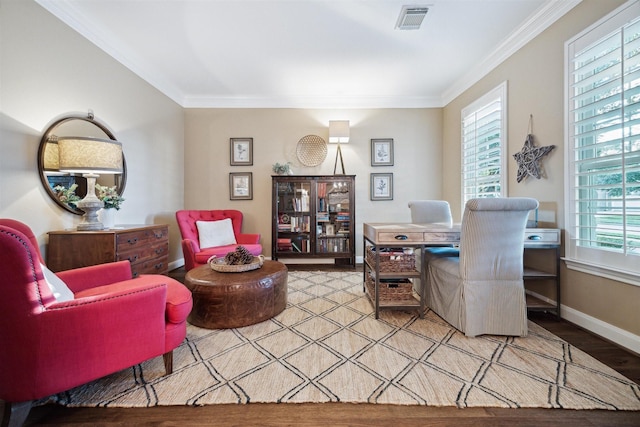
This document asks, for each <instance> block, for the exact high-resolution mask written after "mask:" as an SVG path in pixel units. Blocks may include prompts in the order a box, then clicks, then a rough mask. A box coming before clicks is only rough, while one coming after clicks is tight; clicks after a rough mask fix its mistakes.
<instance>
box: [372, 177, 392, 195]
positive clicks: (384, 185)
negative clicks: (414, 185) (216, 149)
mask: <svg viewBox="0 0 640 427" xmlns="http://www.w3.org/2000/svg"><path fill="white" fill-rule="evenodd" d="M371 200H393V174H392V173H372V174H371Z"/></svg>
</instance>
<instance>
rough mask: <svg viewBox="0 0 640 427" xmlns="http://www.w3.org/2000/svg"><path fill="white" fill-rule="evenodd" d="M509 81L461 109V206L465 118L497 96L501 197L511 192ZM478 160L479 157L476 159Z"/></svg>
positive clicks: (464, 202) (462, 197) (463, 182)
mask: <svg viewBox="0 0 640 427" xmlns="http://www.w3.org/2000/svg"><path fill="white" fill-rule="evenodd" d="M507 95H508V90H507V81H506V80H505V81H504V82H502V83H500V84H499V85H498V86H496V87H494V88H493V89H491V90H489V91H488V92H486V93H485V94H484V95H482V96H480V97H479V98H477V99H476V100H475V101H473V102H471V103H470V104H468V105H467V106H466V107H463V108H462V109H461V110H460V185H461V188H460V190H461V191H460V199H461V206H463V207H464V206H465V204H466V201H465V190H464V189H465V179H464V174H465V170H464V118H465V117H466V116H468V115H469V114H471V113H472V112H474V111H478V110H480V109H482V108H484V107H485V106H486V105H488V104H489V103H491V102H492V101H493V100H495V99H496V98H500V103H501V104H500V197H505V195H506V194H509V193H508V191H507V182H508V179H507V178H508V170H507V150H508V147H509V143H508V133H507V123H508V122H507V120H508V117H507V102H508V97H507ZM476 160H477V159H476Z"/></svg>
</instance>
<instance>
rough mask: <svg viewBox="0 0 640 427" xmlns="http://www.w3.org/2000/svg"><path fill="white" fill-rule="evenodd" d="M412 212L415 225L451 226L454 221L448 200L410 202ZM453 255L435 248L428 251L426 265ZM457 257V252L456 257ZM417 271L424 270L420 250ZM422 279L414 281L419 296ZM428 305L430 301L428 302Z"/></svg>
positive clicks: (417, 251) (442, 249)
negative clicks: (433, 259) (436, 258)
mask: <svg viewBox="0 0 640 427" xmlns="http://www.w3.org/2000/svg"><path fill="white" fill-rule="evenodd" d="M409 209H410V210H411V222H412V223H413V224H446V225H448V226H451V224H452V223H453V219H452V217H451V207H450V206H449V202H447V201H446V200H412V201H410V202H409ZM444 255H452V253H451V251H449V250H447V249H444V248H433V249H429V250H427V251H426V253H425V256H426V259H425V264H427V263H428V261H429V259H431V257H433V256H444ZM456 255H457V252H456V253H455V255H454V256H456ZM415 257H416V269H417V270H418V271H420V269H421V268H422V260H421V254H420V249H418V250H416V251H415ZM420 288H421V286H420V279H413V290H414V292H416V293H417V294H418V295H420V294H421V291H420ZM427 304H429V301H428V300H427Z"/></svg>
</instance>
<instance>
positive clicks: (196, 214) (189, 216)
mask: <svg viewBox="0 0 640 427" xmlns="http://www.w3.org/2000/svg"><path fill="white" fill-rule="evenodd" d="M226 218H230V219H231V223H232V226H233V234H234V235H235V240H236V244H230V245H223V246H215V247H208V248H202V247H200V239H199V234H198V227H197V225H196V221H220V220H223V219H226ZM176 220H177V222H178V227H179V228H180V233H181V234H182V253H183V254H184V268H185V270H186V271H189V270H191V269H192V268H195V267H198V266H200V265H204V264H206V263H207V260H208V259H209V258H210V257H211V256H213V255H216V256H225V255H226V254H227V253H228V252H232V251H235V250H236V247H238V246H239V245H242V246H244V247H245V248H247V250H248V251H249V252H251V253H252V254H253V255H255V256H257V255H260V254H261V253H262V245H261V244H260V234H243V233H242V232H241V231H242V212H240V211H237V210H233V209H226V210H210V211H208V210H182V211H178V212H176Z"/></svg>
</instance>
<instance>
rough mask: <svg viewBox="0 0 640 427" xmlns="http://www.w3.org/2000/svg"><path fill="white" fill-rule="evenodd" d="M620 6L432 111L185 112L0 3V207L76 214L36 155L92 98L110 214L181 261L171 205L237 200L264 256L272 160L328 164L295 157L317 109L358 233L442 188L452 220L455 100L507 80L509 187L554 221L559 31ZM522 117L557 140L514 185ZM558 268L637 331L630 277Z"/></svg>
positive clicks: (456, 189) (69, 37)
mask: <svg viewBox="0 0 640 427" xmlns="http://www.w3.org/2000/svg"><path fill="white" fill-rule="evenodd" d="M621 3H622V0H607V1H600V0H584V1H583V2H582V3H581V4H580V5H578V6H577V7H576V8H575V9H574V10H573V11H571V12H569V13H568V14H567V15H566V16H565V17H564V18H562V19H561V20H560V21H559V22H557V23H556V24H554V25H553V26H551V27H550V28H549V29H548V30H547V31H545V32H544V33H542V34H541V35H540V36H539V37H537V38H536V39H534V40H533V41H532V42H530V43H529V44H528V45H526V46H525V47H524V48H523V49H521V50H520V51H519V52H517V53H516V54H515V55H513V56H512V57H511V58H509V59H508V60H507V61H505V62H504V63H503V64H502V65H500V66H499V67H497V69H495V70H494V71H493V72H491V73H490V74H489V75H488V76H486V77H484V78H483V79H481V81H480V82H478V83H477V84H476V85H474V86H473V87H472V88H470V89H469V90H467V91H465V92H464V93H463V94H462V95H460V96H459V97H457V98H456V99H455V100H453V101H452V102H451V103H449V104H448V105H447V106H446V107H445V108H443V109H398V110H394V109H381V110H330V109H327V110H304V109H187V110H183V109H182V108H181V107H179V106H178V105H176V104H175V103H174V102H172V101H171V100H169V99H168V98H167V97H166V96H164V95H162V94H161V93H159V92H158V91H157V90H155V89H154V88H152V87H151V86H149V85H148V84H147V83H145V82H144V81H143V80H141V79H140V78H138V77H137V76H136V75H134V74H133V73H132V72H130V71H129V70H127V69H126V68H124V67H123V66H122V65H121V64H119V63H117V62H116V61H115V60H113V59H112V58H111V57H109V56H108V55H106V54H105V53H104V52H102V51H101V50H100V49H98V48H97V47H95V46H94V45H93V44H91V43H90V42H88V41H87V40H85V39H84V38H83V37H81V36H79V35H78V34H76V33H75V32H74V31H73V30H71V29H69V28H68V27H67V26H66V25H64V24H63V23H61V22H60V21H59V20H58V19H56V18H55V17H53V16H52V15H50V14H49V13H48V12H46V11H45V10H44V9H42V8H41V7H40V6H39V5H37V4H36V3H35V2H33V1H32V0H0V40H1V43H0V150H1V152H2V156H0V217H10V218H17V219H20V220H22V221H25V222H26V223H28V224H29V225H30V226H31V227H32V228H33V229H34V231H35V233H36V235H37V236H38V238H39V240H40V242H41V246H43V245H44V243H45V242H46V232H47V231H49V230H55V229H61V228H66V227H74V226H75V225H76V224H77V222H78V221H79V217H77V216H75V215H72V214H69V213H67V212H66V211H63V210H62V209H60V208H59V207H58V206H57V205H55V204H54V203H53V202H52V201H51V200H50V199H49V198H48V196H47V194H46V193H45V192H44V190H43V189H42V187H41V183H40V180H39V178H38V174H37V171H36V169H37V166H36V155H37V149H38V143H39V139H40V137H41V135H42V133H43V131H44V130H45V129H46V127H47V126H48V124H49V123H50V122H51V121H52V120H53V119H54V118H56V117H58V116H59V115H61V114H64V113H68V112H86V111H87V110H88V109H93V110H94V112H95V114H96V117H97V118H99V119H101V120H102V121H104V122H105V123H107V124H108V125H109V127H110V128H111V130H112V131H113V132H114V134H115V135H116V136H117V137H118V139H119V140H121V141H122V142H123V147H124V151H125V155H126V157H127V162H128V166H129V176H128V182H127V188H126V191H125V194H124V196H125V197H126V199H127V200H126V201H125V203H124V206H123V208H122V210H121V211H120V212H119V222H121V223H169V224H170V225H171V235H170V241H171V254H170V261H174V262H175V261H176V260H179V259H180V258H182V254H181V250H180V248H179V239H180V238H179V233H178V232H177V228H176V226H175V220H174V212H175V211H176V210H178V209H181V208H182V207H183V206H184V207H186V208H202V209H210V208H237V209H240V210H242V211H243V212H245V214H246V216H247V220H246V223H245V230H247V231H257V232H259V233H261V234H262V243H263V245H264V246H265V253H266V254H267V255H270V237H271V226H270V217H271V187H270V183H271V178H270V176H271V165H272V164H273V163H275V162H285V161H291V162H292V163H293V167H294V171H295V172H296V173H300V174H303V173H304V174H331V173H333V162H334V159H335V150H336V147H335V146H333V145H331V146H329V153H328V155H327V159H326V160H325V162H324V163H323V164H322V165H321V166H319V167H316V168H306V167H303V166H302V165H300V164H299V162H297V160H296V157H295V148H296V144H297V141H298V140H299V139H300V138H301V137H303V136H305V135H308V134H317V135H320V136H322V137H323V138H325V139H326V138H327V133H328V129H327V128H328V123H329V120H339V119H348V120H350V121H351V128H352V129H351V131H352V132H351V143H350V144H349V145H346V146H344V160H345V166H346V172H347V173H348V174H355V175H357V180H356V187H357V196H356V202H357V214H356V219H357V223H356V230H357V233H358V234H357V238H358V241H361V230H362V223H363V222H374V221H407V220H409V212H408V208H407V203H408V201H409V200H411V199H419V198H440V197H442V198H445V199H447V200H449V201H450V202H451V204H452V208H453V210H454V217H456V218H460V216H461V203H460V151H459V147H460V135H459V133H460V132H459V129H460V110H461V108H463V107H464V106H465V105H467V104H468V103H470V102H471V101H473V100H474V99H476V98H477V97H478V96H480V95H482V94H484V93H485V92H487V91H488V90H490V89H492V88H494V87H495V86H497V85H498V84H499V83H501V82H502V81H505V80H506V81H508V91H509V107H508V114H509V132H508V137H509V139H508V142H509V159H508V165H509V186H508V193H509V195H510V196H531V197H535V198H537V199H539V200H540V202H541V207H542V212H541V220H542V225H544V226H557V227H561V228H564V218H563V215H564V194H563V185H564V152H563V150H564V147H563V144H564V141H563V114H564V110H563V49H564V41H565V40H567V39H569V38H570V37H572V36H573V35H574V34H576V33H578V32H579V31H581V30H582V29H583V28H585V27H586V26H588V25H590V24H591V23H593V22H595V21H596V20H597V19H598V18H599V17H601V16H604V15H605V14H606V13H607V12H608V11H610V10H612V9H614V8H615V7H617V6H618V5H620V4H621ZM530 114H532V115H533V118H534V127H533V132H534V134H535V137H536V143H537V144H539V145H551V144H554V145H556V149H555V150H554V151H553V152H552V153H551V155H549V156H548V157H547V158H545V160H544V161H543V165H544V167H545V169H546V172H547V176H546V177H545V178H544V179H542V180H539V181H538V180H534V179H527V180H526V181H525V182H523V183H516V180H515V176H516V165H515V162H514V161H513V159H512V157H511V155H512V154H514V153H515V152H517V151H519V150H520V149H521V148H522V144H523V142H524V138H525V136H526V133H527V125H528V119H529V115H530ZM231 137H253V138H254V165H253V166H251V167H231V166H229V138H231ZM371 138H394V140H395V165H394V166H393V167H375V168H374V167H371V166H370V139H371ZM233 171H251V172H253V175H254V188H253V190H254V199H253V200H251V201H230V200H229V188H228V187H229V185H228V174H229V172H233ZM372 172H393V173H394V181H395V185H394V200H393V201H378V202H372V201H370V200H369V174H370V173H372ZM356 247H357V250H358V255H360V256H361V251H362V249H361V247H360V245H357V246H356ZM562 277H563V279H562V288H563V298H564V301H563V302H564V304H566V305H567V306H568V307H569V308H570V309H572V310H576V311H578V312H582V313H584V315H585V316H587V317H590V316H591V317H593V318H594V319H596V322H597V321H603V322H607V323H609V324H611V325H613V326H616V327H619V328H621V329H623V330H625V331H628V332H631V333H633V334H635V335H636V336H637V335H639V334H640V317H639V316H640V310H637V302H638V301H639V300H640V288H638V287H634V286H631V285H626V284H623V283H618V282H614V281H610V280H605V279H602V278H600V277H596V276H591V275H587V274H582V273H577V272H574V271H568V270H566V269H564V268H563V271H562ZM543 291H545V289H542V290H541V292H543ZM565 314H566V313H565ZM569 314H570V313H569ZM589 326H590V325H587V327H589Z"/></svg>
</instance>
